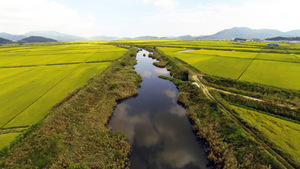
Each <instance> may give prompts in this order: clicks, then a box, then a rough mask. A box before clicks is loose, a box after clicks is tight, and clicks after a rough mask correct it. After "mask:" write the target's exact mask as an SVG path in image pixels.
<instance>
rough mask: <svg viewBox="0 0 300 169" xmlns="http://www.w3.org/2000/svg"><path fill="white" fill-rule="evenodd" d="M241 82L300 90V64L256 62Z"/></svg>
mask: <svg viewBox="0 0 300 169" xmlns="http://www.w3.org/2000/svg"><path fill="white" fill-rule="evenodd" d="M240 80H244V81H248V82H256V83H261V84H266V85H271V86H276V87H282V88H288V89H295V90H300V64H299V63H289V62H274V61H262V60H255V61H254V62H253V63H252V64H251V65H250V66H249V68H248V69H247V70H246V71H245V73H244V74H243V76H242V77H241V78H240Z"/></svg>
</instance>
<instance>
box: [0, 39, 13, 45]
mask: <svg viewBox="0 0 300 169" xmlns="http://www.w3.org/2000/svg"><path fill="white" fill-rule="evenodd" d="M9 43H13V41H11V40H8V39H4V38H1V37H0V44H9Z"/></svg>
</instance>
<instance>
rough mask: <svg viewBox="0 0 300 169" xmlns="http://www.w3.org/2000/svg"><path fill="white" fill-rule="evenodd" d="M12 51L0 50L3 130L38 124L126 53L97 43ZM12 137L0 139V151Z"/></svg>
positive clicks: (0, 113) (14, 47) (13, 48)
mask: <svg viewBox="0 0 300 169" xmlns="http://www.w3.org/2000/svg"><path fill="white" fill-rule="evenodd" d="M11 48H12V49H11ZM11 48H10V47H7V46H6V47H5V48H4V47H3V48H2V47H1V48H0V60H1V62H0V64H1V66H0V67H1V68H0V87H1V91H0V105H1V107H0V129H2V130H5V129H9V128H24V127H28V126H30V125H32V124H35V123H36V122H38V121H40V120H41V119H43V118H44V117H45V116H46V115H47V113H48V111H49V109H50V108H51V107H53V106H54V105H55V104H56V103H58V102H59V101H61V100H62V99H63V98H64V97H65V96H67V95H68V94H69V93H70V92H72V91H73V90H74V89H76V88H78V87H80V86H83V85H84V84H86V82H87V80H88V79H89V78H90V77H92V76H93V75H94V74H96V73H100V72H102V71H103V70H104V69H106V67H108V66H109V65H110V63H111V62H112V61H113V60H115V59H117V58H119V57H121V56H122V55H124V54H125V53H126V52H127V49H123V48H118V47H115V46H112V45H104V44H96V43H91V44H72V43H68V44H59V45H50V46H45V45H34V46H20V47H16V46H13V47H11ZM2 61H3V62H2ZM89 61H91V63H89ZM76 62H78V63H76ZM57 63H59V64H57ZM68 63H74V64H68ZM46 64H49V65H46ZM51 64H54V65H51ZM19 66H22V67H19ZM14 136H16V135H14V134H9V135H5V137H4V135H0V143H1V144H0V148H1V147H3V146H4V143H5V142H6V141H5V140H11V138H12V137H14ZM2 143H3V144H2Z"/></svg>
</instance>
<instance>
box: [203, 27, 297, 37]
mask: <svg viewBox="0 0 300 169" xmlns="http://www.w3.org/2000/svg"><path fill="white" fill-rule="evenodd" d="M276 36H300V30H293V31H289V32H281V31H279V30H274V29H250V28H246V27H234V28H231V29H225V30H222V31H220V32H217V33H216V34H213V35H209V36H204V37H200V38H199V39H233V38H245V39H253V38H258V39H266V38H272V37H276Z"/></svg>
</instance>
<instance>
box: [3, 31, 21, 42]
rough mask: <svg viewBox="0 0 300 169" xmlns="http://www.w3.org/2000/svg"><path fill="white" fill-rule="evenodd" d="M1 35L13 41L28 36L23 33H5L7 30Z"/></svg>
mask: <svg viewBox="0 0 300 169" xmlns="http://www.w3.org/2000/svg"><path fill="white" fill-rule="evenodd" d="M0 37H1V38H5V39H8V40H13V41H18V40H20V39H23V38H26V37H25V36H23V35H12V34H9V33H5V32H2V33H0Z"/></svg>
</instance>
